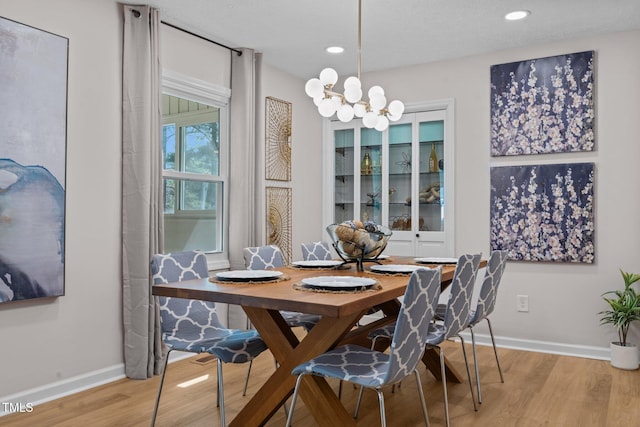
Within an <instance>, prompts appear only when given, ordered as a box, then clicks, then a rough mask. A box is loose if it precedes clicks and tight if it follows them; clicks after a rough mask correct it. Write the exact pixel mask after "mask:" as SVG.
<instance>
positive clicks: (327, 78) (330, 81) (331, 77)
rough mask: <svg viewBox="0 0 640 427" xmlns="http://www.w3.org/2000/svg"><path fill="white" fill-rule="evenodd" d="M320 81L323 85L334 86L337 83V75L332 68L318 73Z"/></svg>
mask: <svg viewBox="0 0 640 427" xmlns="http://www.w3.org/2000/svg"><path fill="white" fill-rule="evenodd" d="M320 81H321V82H322V84H323V85H334V84H336V82H337V81H338V73H337V72H336V70H334V69H333V68H325V69H324V70H322V71H320Z"/></svg>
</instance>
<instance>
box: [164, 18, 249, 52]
mask: <svg viewBox="0 0 640 427" xmlns="http://www.w3.org/2000/svg"><path fill="white" fill-rule="evenodd" d="M160 22H161V23H162V24H164V25H167V26H169V27H171V28H175V29H176V30H180V31H182V32H184V33H187V34H189V35H192V36H194V37H198V38H199V39H202V40H205V41H208V42H209V43H213V44H216V45H218V46H220V47H224V48H226V49H229V50H231V51H233V52H235V53H237V54H238V56H242V51H241V50H238V49H234V48H232V47H229V46H227V45H224V44H222V43H218V42H216V41H213V40H211V39H208V38H206V37H203V36H201V35H199V34H195V33H192V32H191V31H188V30H185V29H184V28H180V27H177V26H175V25H173V24H170V23H168V22H166V21H160Z"/></svg>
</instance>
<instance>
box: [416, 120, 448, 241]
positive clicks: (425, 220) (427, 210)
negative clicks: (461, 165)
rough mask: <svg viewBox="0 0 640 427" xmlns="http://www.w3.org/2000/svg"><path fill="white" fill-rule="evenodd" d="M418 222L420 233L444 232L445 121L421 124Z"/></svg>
mask: <svg viewBox="0 0 640 427" xmlns="http://www.w3.org/2000/svg"><path fill="white" fill-rule="evenodd" d="M419 139H420V147H419V149H420V160H421V161H420V179H419V181H420V184H419V187H418V188H419V194H418V200H419V213H418V221H419V224H420V230H421V231H444V226H445V224H444V191H445V188H444V187H443V183H444V173H445V171H444V170H443V166H444V160H443V158H442V155H443V152H444V146H443V142H444V122H443V121H442V120H438V121H431V122H421V123H420V124H419Z"/></svg>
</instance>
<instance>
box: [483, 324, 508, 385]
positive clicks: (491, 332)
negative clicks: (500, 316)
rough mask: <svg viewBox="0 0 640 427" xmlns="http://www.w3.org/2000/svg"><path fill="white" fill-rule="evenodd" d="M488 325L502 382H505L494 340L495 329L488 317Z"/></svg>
mask: <svg viewBox="0 0 640 427" xmlns="http://www.w3.org/2000/svg"><path fill="white" fill-rule="evenodd" d="M486 319H487V324H488V325H489V335H491V344H493V354H495V355H496V363H497V364H498V372H500V382H502V383H503V382H504V378H503V377H502V368H501V367H500V359H498V350H497V349H496V340H495V339H494V338H493V329H491V321H490V320H489V318H488V317H487V318H486Z"/></svg>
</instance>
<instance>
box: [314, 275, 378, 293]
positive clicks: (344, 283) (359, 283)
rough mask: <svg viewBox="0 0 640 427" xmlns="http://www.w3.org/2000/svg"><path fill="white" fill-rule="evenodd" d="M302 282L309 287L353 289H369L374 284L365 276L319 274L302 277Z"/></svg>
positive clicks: (331, 289) (334, 289)
mask: <svg viewBox="0 0 640 427" xmlns="http://www.w3.org/2000/svg"><path fill="white" fill-rule="evenodd" d="M302 284H303V285H304V286H305V287H307V288H311V289H323V290H328V291H355V290H359V289H369V288H371V287H372V286H373V285H375V284H376V281H375V280H373V279H369V278H367V277H355V276H319V277H308V278H306V279H302Z"/></svg>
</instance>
